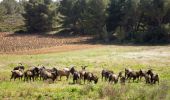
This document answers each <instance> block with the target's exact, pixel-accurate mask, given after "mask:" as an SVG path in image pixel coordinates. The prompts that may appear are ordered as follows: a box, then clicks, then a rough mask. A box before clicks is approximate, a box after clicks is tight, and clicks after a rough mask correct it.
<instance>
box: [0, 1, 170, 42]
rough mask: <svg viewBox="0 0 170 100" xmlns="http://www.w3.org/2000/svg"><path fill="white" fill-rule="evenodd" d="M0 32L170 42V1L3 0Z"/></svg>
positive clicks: (0, 9)
mask: <svg viewBox="0 0 170 100" xmlns="http://www.w3.org/2000/svg"><path fill="white" fill-rule="evenodd" d="M0 31H1V32H15V33H27V34H48V33H50V32H52V33H54V34H65V35H91V36H95V37H96V38H97V39H99V40H101V41H103V42H110V41H117V42H120V43H124V42H132V43H168V42H170V1H169V0H57V1H53V0H19V1H15V0H3V1H2V2H1V3H0Z"/></svg>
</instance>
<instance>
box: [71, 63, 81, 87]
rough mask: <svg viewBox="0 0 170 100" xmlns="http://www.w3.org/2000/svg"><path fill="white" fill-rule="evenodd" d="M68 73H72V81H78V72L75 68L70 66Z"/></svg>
mask: <svg viewBox="0 0 170 100" xmlns="http://www.w3.org/2000/svg"><path fill="white" fill-rule="evenodd" d="M70 73H71V74H72V75H73V83H74V84H75V83H78V80H79V79H80V73H79V72H78V71H76V70H75V68H74V66H73V67H71V68H70Z"/></svg>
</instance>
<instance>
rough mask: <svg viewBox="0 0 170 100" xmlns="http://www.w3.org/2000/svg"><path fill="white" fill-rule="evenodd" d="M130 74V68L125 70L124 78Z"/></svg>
mask: <svg viewBox="0 0 170 100" xmlns="http://www.w3.org/2000/svg"><path fill="white" fill-rule="evenodd" d="M130 72H132V69H130V68H125V78H126V79H127V78H128V74H129V73H130Z"/></svg>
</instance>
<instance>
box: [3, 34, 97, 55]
mask: <svg viewBox="0 0 170 100" xmlns="http://www.w3.org/2000/svg"><path fill="white" fill-rule="evenodd" d="M91 38H92V37H89V36H83V37H82V36H72V37H62V36H53V35H14V34H13V33H0V54H42V53H51V52H52V53H54V52H64V51H71V50H80V49H86V48H93V47H99V46H100V45H91V44H86V43H84V42H85V41H87V40H88V39H91Z"/></svg>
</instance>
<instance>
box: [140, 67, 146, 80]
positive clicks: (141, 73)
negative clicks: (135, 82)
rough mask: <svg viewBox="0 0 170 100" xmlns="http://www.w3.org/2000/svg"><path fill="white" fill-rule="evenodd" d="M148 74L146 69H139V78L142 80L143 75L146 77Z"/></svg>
mask: <svg viewBox="0 0 170 100" xmlns="http://www.w3.org/2000/svg"><path fill="white" fill-rule="evenodd" d="M146 74H147V72H146V71H144V70H141V69H140V70H139V78H140V80H141V79H142V77H144V78H145V76H146Z"/></svg>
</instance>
